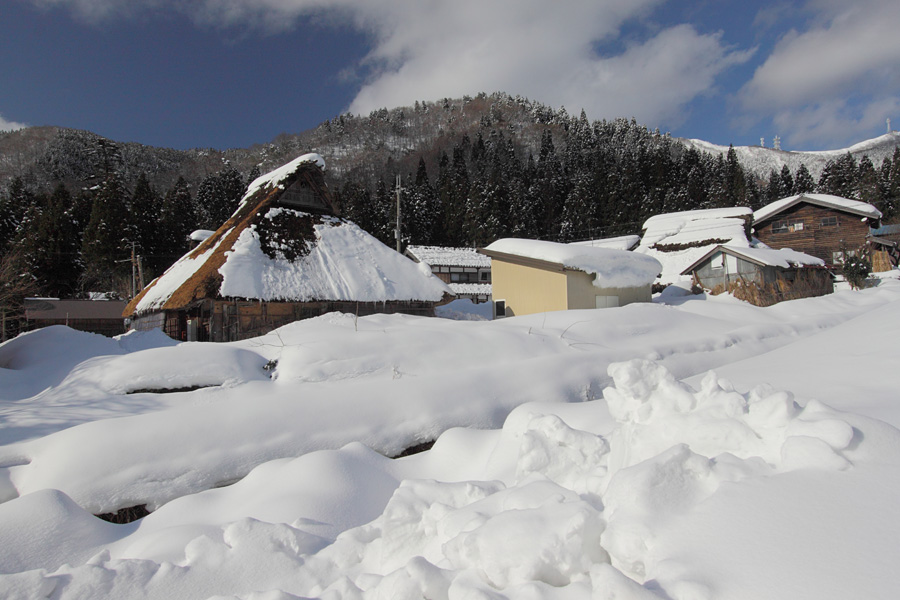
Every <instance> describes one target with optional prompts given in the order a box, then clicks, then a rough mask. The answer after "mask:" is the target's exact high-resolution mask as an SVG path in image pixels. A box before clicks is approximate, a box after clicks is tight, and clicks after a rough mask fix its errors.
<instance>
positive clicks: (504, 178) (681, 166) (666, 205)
mask: <svg viewBox="0 0 900 600" xmlns="http://www.w3.org/2000/svg"><path fill="white" fill-rule="evenodd" d="M427 158H428V157H427V156H425V155H421V156H419V157H418V166H417V168H416V169H415V170H414V171H413V170H412V169H410V170H409V171H408V172H406V173H403V177H402V180H401V183H400V190H399V191H400V194H399V196H400V203H401V213H402V215H403V224H402V235H403V240H404V242H406V243H410V244H425V245H443V246H483V245H486V244H489V243H490V242H491V241H493V240H495V239H498V238H501V237H509V236H513V237H525V238H532V239H549V240H556V241H574V240H584V239H591V238H602V237H611V236H615V235H621V234H634V233H640V229H641V225H642V224H643V222H644V221H645V220H646V219H647V218H649V217H651V216H653V215H656V214H661V213H669V212H676V211H684V210H695V209H705V208H721V207H730V206H748V207H750V208H752V209H754V210H756V209H758V208H760V207H762V206H764V205H766V204H768V203H770V202H772V201H774V200H777V199H779V198H784V197H787V196H791V195H795V194H800V193H810V192H818V193H825V194H833V195H837V196H842V197H846V198H854V199H859V200H862V201H864V202H868V203H870V204H873V205H875V206H876V207H878V208H879V209H880V210H881V211H882V212H883V213H884V217H885V221H892V220H893V219H894V218H896V216H897V203H898V200H900V148H898V149H895V151H894V154H893V157H892V158H886V159H884V161H883V162H882V164H881V165H880V166H878V167H876V166H875V165H873V163H872V161H871V160H869V159H868V157H865V156H864V157H862V158H861V159H860V160H859V161H857V160H856V159H855V158H854V157H853V156H852V155H851V154H849V153H848V154H845V155H843V156H840V157H838V158H837V159H835V160H832V161H829V162H828V163H827V165H826V166H825V168H824V170H823V171H822V174H821V176H820V177H819V179H818V181H816V180H814V178H813V177H812V175H811V174H810V172H809V171H808V169H807V168H806V166H805V165H802V164H801V165H800V166H799V168H798V169H797V170H796V171H791V169H790V168H788V167H787V166H786V165H785V166H784V167H783V168H782V169H781V170H780V171H779V172H776V171H772V172H771V173H770V174H769V177H768V178H767V179H766V178H760V177H759V176H757V175H756V174H755V173H753V172H752V171H750V170H748V169H746V168H745V167H744V166H743V165H742V164H741V162H740V160H739V159H738V155H737V153H736V152H735V150H734V148H730V149H729V151H728V152H727V153H726V154H725V155H721V154H716V155H712V154H709V153H705V152H700V151H698V150H696V149H694V148H688V147H685V146H684V145H683V144H681V143H680V142H678V141H676V140H673V139H672V138H670V137H669V136H668V135H664V134H660V133H659V132H658V131H650V130H649V129H648V128H646V127H643V126H640V125H638V124H637V123H635V121H634V120H630V121H628V120H625V119H618V120H615V121H599V122H595V123H593V124H591V123H589V122H588V121H587V118H586V117H585V115H584V113H582V115H581V116H580V117H579V118H571V119H567V120H566V121H565V122H564V123H563V124H562V125H561V126H557V127H548V128H547V129H545V130H544V132H543V134H542V136H541V140H540V146H539V151H538V153H537V155H536V156H535V154H534V153H530V152H528V153H523V152H522V151H521V148H520V147H518V146H517V144H516V143H515V140H514V138H513V137H512V136H510V135H508V134H507V133H504V131H503V129H502V128H493V127H490V126H489V125H486V126H485V127H483V128H482V129H481V130H480V131H478V132H477V134H476V135H475V137H474V139H472V138H470V136H468V135H463V136H462V137H461V138H460V139H459V141H458V142H457V143H455V144H454V145H453V146H452V147H447V148H444V149H441V150H440V151H439V152H438V153H437V158H436V160H432V162H431V165H430V166H429V164H428V160H426V159H427ZM397 170H398V169H397V165H395V164H392V161H391V160H390V159H389V160H388V161H386V162H385V163H383V164H382V165H380V169H378V170H376V171H375V175H374V177H373V175H372V172H371V171H369V172H366V173H365V174H364V175H362V176H360V175H358V174H357V173H354V172H350V173H347V174H346V175H345V176H344V177H343V181H341V182H340V185H339V186H338V187H337V189H336V197H337V200H338V204H339V205H340V207H341V210H342V211H343V214H344V215H345V216H347V217H348V218H350V219H351V220H354V221H356V222H357V223H358V224H359V225H361V226H362V227H363V228H364V229H366V230H368V231H369V232H371V233H373V234H374V235H376V236H377V237H378V238H379V239H381V240H382V241H384V242H385V243H388V244H393V239H394V227H395V220H396V217H395V215H396V198H397V184H396V178H395V173H396V171H397Z"/></svg>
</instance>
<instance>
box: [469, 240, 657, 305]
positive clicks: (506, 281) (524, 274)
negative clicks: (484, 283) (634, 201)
mask: <svg viewBox="0 0 900 600" xmlns="http://www.w3.org/2000/svg"><path fill="white" fill-rule="evenodd" d="M480 252H482V253H483V254H486V255H487V256H490V257H491V276H492V280H493V300H494V316H495V317H511V316H516V315H528V314H532V313H539V312H547V311H554V310H569V309H582V308H613V307H617V306H624V305H626V304H631V303H632V302H649V301H650V299H651V292H650V286H651V285H652V283H653V280H654V279H655V277H656V276H657V275H658V274H659V271H660V268H661V267H660V264H659V262H658V261H656V260H655V259H653V258H650V257H647V256H644V255H639V254H634V253H632V252H626V251H624V250H612V249H609V248H593V247H585V246H574V245H570V244H557V243H554V242H542V241H537V240H517V239H505V240H498V241H497V242H494V243H493V244H491V245H490V246H488V247H487V248H484V249H483V250H480Z"/></svg>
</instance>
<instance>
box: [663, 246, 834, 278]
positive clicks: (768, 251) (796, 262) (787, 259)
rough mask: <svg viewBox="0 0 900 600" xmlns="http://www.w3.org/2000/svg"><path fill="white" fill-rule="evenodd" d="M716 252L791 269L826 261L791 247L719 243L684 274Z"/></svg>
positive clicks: (821, 265)
mask: <svg viewBox="0 0 900 600" xmlns="http://www.w3.org/2000/svg"><path fill="white" fill-rule="evenodd" d="M716 252H724V253H725V254H731V255H732V256H737V257H740V258H742V259H744V260H747V261H749V262H752V263H754V264H757V265H759V266H761V267H778V268H781V269H791V268H797V267H824V266H825V261H824V260H822V259H821V258H817V257H815V256H810V255H809V254H805V253H803V252H798V251H796V250H791V249H790V248H781V249H780V250H776V249H774V248H758V247H757V248H744V247H739V246H727V245H719V246H716V247H715V248H713V249H712V250H710V251H709V252H707V253H706V254H704V255H703V256H702V257H700V258H699V259H698V260H696V261H695V262H694V263H693V264H691V265H690V266H689V267H688V268H686V269H685V270H684V271H682V273H681V274H682V275H689V274H690V273H691V271H693V270H694V269H695V268H697V267H698V266H699V265H700V264H701V263H702V262H704V261H705V260H707V259H708V258H710V257H711V256H713V255H714V254H715V253H716Z"/></svg>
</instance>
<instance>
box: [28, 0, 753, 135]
mask: <svg viewBox="0 0 900 600" xmlns="http://www.w3.org/2000/svg"><path fill="white" fill-rule="evenodd" d="M34 1H35V2H42V3H45V4H47V3H55V4H58V3H68V4H70V5H71V6H73V7H74V8H75V9H76V10H78V11H80V12H81V14H85V15H104V14H106V15H109V14H114V13H115V11H116V10H118V8H117V7H116V6H115V5H118V4H127V5H128V6H129V7H131V9H132V10H137V8H135V7H145V8H146V7H158V6H159V5H160V4H161V3H162V2H169V3H170V4H169V6H171V7H172V8H173V9H177V10H181V11H184V12H188V13H189V14H190V15H191V16H192V17H193V18H194V19H196V20H197V21H198V22H201V23H204V24H207V25H213V26H220V27H229V28H257V29H259V28H264V29H266V30H268V31H276V32H277V31H282V30H285V29H288V28H290V27H292V26H294V25H296V23H297V21H298V20H299V19H304V18H316V19H326V20H327V19H331V20H336V21H337V22H340V23H341V24H345V25H346V24H349V25H350V26H352V27H353V28H355V29H356V30H358V31H362V32H364V33H366V34H369V35H370V36H371V50H370V52H369V54H368V56H367V57H366V58H365V59H364V61H363V62H362V64H360V65H356V71H357V72H358V73H361V74H362V85H361V89H360V90H359V92H358V94H357V96H356V98H355V99H354V100H353V102H352V103H351V105H350V107H349V109H350V110H351V111H353V112H355V113H363V114H364V113H367V112H369V111H371V110H373V109H376V108H380V107H383V106H387V107H392V106H398V105H408V104H412V103H413V102H414V101H415V100H434V99H439V98H442V97H458V96H461V95H463V94H474V93H477V92H482V91H485V92H492V91H505V92H509V93H511V94H521V95H524V96H529V97H531V98H533V99H535V100H539V101H541V102H544V103H547V104H550V105H553V106H558V105H564V106H566V107H567V108H568V109H569V110H570V111H578V110H580V109H581V108H584V109H585V110H586V111H587V112H588V114H589V115H590V116H591V117H592V118H602V117H606V118H610V117H619V116H635V117H638V118H639V119H641V120H642V121H643V122H647V123H651V124H660V125H663V124H668V125H676V124H677V123H678V122H679V121H680V120H681V119H682V118H683V117H682V112H683V109H684V106H685V105H686V104H687V103H689V102H690V101H691V100H692V99H694V98H695V97H697V96H698V95H701V94H704V93H708V92H709V91H710V90H711V89H712V87H713V85H714V81H715V78H716V77H717V76H718V75H719V74H720V73H721V72H722V71H723V70H725V69H727V68H728V67H730V66H732V65H734V64H737V63H740V62H743V61H745V60H747V58H748V57H749V53H748V52H735V51H733V50H732V49H730V48H728V47H727V46H726V45H725V44H723V42H722V39H721V35H720V34H700V33H698V32H697V31H696V30H695V29H694V28H692V27H690V26H686V25H682V26H675V27H671V28H668V29H663V30H661V31H657V32H655V34H654V37H652V38H650V39H648V40H645V41H643V42H640V43H636V44H632V45H630V46H628V47H626V48H625V50H624V51H623V52H622V53H621V54H618V55H613V56H606V55H600V54H598V53H597V52H596V51H595V45H596V44H598V43H609V42H615V41H616V40H617V39H618V37H619V35H620V31H621V28H622V27H623V26H624V25H625V24H627V23H629V22H630V21H633V20H635V19H639V18H641V17H645V16H647V15H649V14H650V13H651V11H652V10H653V9H654V8H656V7H657V6H658V5H660V4H662V3H663V2H664V1H665V0H632V1H630V2H621V1H620V0H557V1H556V2H547V1H546V0H518V1H517V2H515V3H511V2H508V1H504V0H454V1H440V0H432V1H424V0H367V1H365V2H360V1H358V0H202V1H198V2H193V3H183V4H182V3H175V2H174V1H173V0H133V1H131V2H127V3H126V2H124V0H34Z"/></svg>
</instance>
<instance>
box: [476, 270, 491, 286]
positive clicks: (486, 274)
mask: <svg viewBox="0 0 900 600" xmlns="http://www.w3.org/2000/svg"><path fill="white" fill-rule="evenodd" d="M478 276H479V277H480V279H481V281H482V282H484V283H490V282H491V272H490V271H482V272H481V273H479V274H478Z"/></svg>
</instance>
